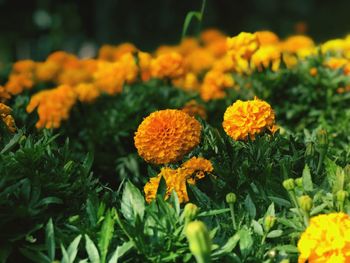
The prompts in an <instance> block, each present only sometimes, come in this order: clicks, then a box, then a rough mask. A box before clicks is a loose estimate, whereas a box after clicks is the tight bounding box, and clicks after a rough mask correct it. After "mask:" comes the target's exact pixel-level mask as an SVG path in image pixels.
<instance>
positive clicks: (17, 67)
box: [12, 59, 36, 73]
mask: <svg viewBox="0 0 350 263" xmlns="http://www.w3.org/2000/svg"><path fill="white" fill-rule="evenodd" d="M35 66H36V63H35V62H34V61H33V60H29V59H27V60H20V61H17V62H16V63H14V64H13V67H12V71H13V73H33V71H34V70H35Z"/></svg>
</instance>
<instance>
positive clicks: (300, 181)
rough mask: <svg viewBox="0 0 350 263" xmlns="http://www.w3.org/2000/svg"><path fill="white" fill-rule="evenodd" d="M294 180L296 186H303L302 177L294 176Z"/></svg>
mask: <svg viewBox="0 0 350 263" xmlns="http://www.w3.org/2000/svg"><path fill="white" fill-rule="evenodd" d="M294 182H295V184H296V185H297V186H298V187H303V178H302V177H299V178H296V179H295V180H294Z"/></svg>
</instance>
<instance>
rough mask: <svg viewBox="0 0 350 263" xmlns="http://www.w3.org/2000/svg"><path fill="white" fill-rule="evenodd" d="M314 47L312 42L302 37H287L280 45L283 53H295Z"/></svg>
mask: <svg viewBox="0 0 350 263" xmlns="http://www.w3.org/2000/svg"><path fill="white" fill-rule="evenodd" d="M314 46H315V44H314V41H313V40H312V39H311V38H309V37H307V36H303V35H296V36H291V37H288V38H287V39H286V40H285V41H284V42H283V43H282V45H281V47H282V50H283V51H285V52H290V53H297V51H298V50H300V49H304V48H306V49H308V48H313V47H314Z"/></svg>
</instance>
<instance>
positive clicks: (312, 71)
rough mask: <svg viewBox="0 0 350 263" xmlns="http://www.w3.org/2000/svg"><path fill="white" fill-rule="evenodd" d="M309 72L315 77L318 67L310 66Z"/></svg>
mask: <svg viewBox="0 0 350 263" xmlns="http://www.w3.org/2000/svg"><path fill="white" fill-rule="evenodd" d="M309 73H310V75H311V76H313V77H315V76H316V75H317V73H318V70H317V68H315V67H313V68H310V71H309Z"/></svg>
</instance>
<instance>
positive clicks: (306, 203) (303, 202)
mask: <svg viewBox="0 0 350 263" xmlns="http://www.w3.org/2000/svg"><path fill="white" fill-rule="evenodd" d="M298 201H299V205H300V208H301V209H302V210H304V211H305V212H310V210H311V208H312V205H313V202H312V199H311V197H310V196H308V195H302V196H300V197H299V199H298Z"/></svg>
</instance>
